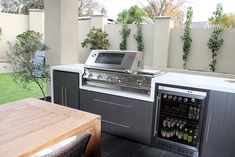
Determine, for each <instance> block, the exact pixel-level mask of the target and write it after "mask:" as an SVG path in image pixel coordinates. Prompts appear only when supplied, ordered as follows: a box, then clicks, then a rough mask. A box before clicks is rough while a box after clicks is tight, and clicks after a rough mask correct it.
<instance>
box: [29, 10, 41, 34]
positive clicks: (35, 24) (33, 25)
mask: <svg viewBox="0 0 235 157" xmlns="http://www.w3.org/2000/svg"><path fill="white" fill-rule="evenodd" d="M29 29H30V30H34V31H36V32H39V33H40V34H42V35H43V36H44V10H40V9H30V10H29Z"/></svg>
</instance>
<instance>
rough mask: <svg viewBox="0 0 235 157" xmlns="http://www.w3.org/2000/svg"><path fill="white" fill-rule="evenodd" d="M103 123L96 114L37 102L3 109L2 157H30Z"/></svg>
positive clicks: (0, 122)
mask: <svg viewBox="0 0 235 157" xmlns="http://www.w3.org/2000/svg"><path fill="white" fill-rule="evenodd" d="M100 119H101V118H100V116H98V115H95V114H91V113H87V112H83V111H79V110H75V109H71V108H68V107H64V106H60V105H55V104H52V103H49V102H45V101H41V100H38V99H34V98H28V99H24V100H20V101H16V102H12V103H8V104H4V105H1V106H0V156H1V157H8V156H9V157H14V156H29V155H31V154H32V153H35V152H37V151H39V150H41V149H43V148H45V147H48V146H50V145H52V144H54V143H57V142H59V141H61V140H63V139H65V138H68V137H71V136H73V135H78V134H79V133H81V132H82V131H83V132H84V130H86V129H89V128H90V127H91V126H92V125H95V123H96V122H97V120H98V121H99V122H100ZM99 125H100V123H99ZM98 129H99V130H98V132H99V133H100V127H99V126H98ZM96 132H97V131H96ZM98 136H99V135H98ZM98 138H100V137H98ZM99 140H100V139H99ZM98 142H100V141H98ZM92 143H94V142H92ZM98 156H99V155H98Z"/></svg>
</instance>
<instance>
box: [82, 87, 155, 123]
mask: <svg viewBox="0 0 235 157" xmlns="http://www.w3.org/2000/svg"><path fill="white" fill-rule="evenodd" d="M81 92H82V93H83V94H82V95H84V97H87V96H88V95H89V99H92V100H93V101H94V102H96V103H99V104H103V106H104V108H105V109H106V110H113V111H115V112H118V113H125V114H129V115H132V116H138V117H143V118H151V117H152V114H153V102H146V101H141V100H135V99H130V98H124V97H119V96H114V95H109V94H103V93H97V92H91V91H86V90H81ZM82 95H81V96H82Z"/></svg>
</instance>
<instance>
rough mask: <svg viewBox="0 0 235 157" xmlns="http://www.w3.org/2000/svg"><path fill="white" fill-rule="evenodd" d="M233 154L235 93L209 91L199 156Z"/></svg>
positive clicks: (227, 155)
mask: <svg viewBox="0 0 235 157" xmlns="http://www.w3.org/2000/svg"><path fill="white" fill-rule="evenodd" d="M233 156H235V94H233V93H225V92H218V91H211V92H210V95H209V102H208V111H207V118H206V126H205V129H204V140H203V147H202V154H201V157H233Z"/></svg>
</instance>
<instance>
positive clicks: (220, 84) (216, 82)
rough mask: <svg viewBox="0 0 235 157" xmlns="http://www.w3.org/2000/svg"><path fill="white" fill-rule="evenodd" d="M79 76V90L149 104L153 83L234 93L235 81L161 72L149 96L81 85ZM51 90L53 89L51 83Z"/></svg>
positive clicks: (75, 67) (71, 68)
mask: <svg viewBox="0 0 235 157" xmlns="http://www.w3.org/2000/svg"><path fill="white" fill-rule="evenodd" d="M83 67H84V64H71V65H59V66H52V69H51V70H52V71H53V70H61V71H67V72H77V73H80V74H82V73H83V71H84V69H83ZM152 71H154V70H152ZM156 72H159V70H156ZM81 76H82V75H80V89H84V90H89V91H95V92H100V93H105V94H112V95H117V96H122V97H128V98H133V99H139V100H144V101H150V102H154V93H155V92H154V91H155V83H163V84H171V85H178V86H185V87H194V88H201V89H208V90H216V91H224V92H230V93H235V79H227V78H220V77H211V76H200V75H192V74H182V73H173V72H162V73H160V74H159V75H157V76H156V77H154V78H153V79H152V83H151V94H150V96H146V95H141V94H136V93H131V92H126V91H118V90H112V89H104V88H98V87H91V86H86V85H82V79H81ZM52 77H53V73H52ZM52 80H53V79H52ZM52 89H53V82H52ZM52 96H53V91H52Z"/></svg>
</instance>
